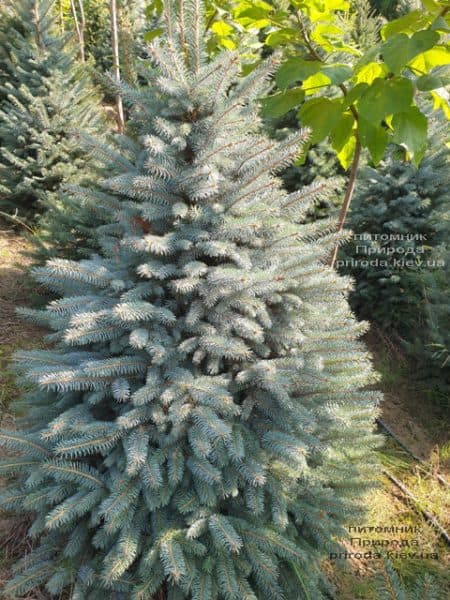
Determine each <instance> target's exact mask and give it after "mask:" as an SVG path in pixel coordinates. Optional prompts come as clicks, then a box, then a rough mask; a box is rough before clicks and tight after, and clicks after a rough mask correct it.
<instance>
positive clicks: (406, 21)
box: [381, 10, 430, 40]
mask: <svg viewBox="0 0 450 600" xmlns="http://www.w3.org/2000/svg"><path fill="white" fill-rule="evenodd" d="M429 23H430V17H429V16H428V15H426V14H424V13H423V12H422V11H421V10H413V11H411V12H409V13H408V14H407V15H404V16H403V17H400V18H399V19H394V20H393V21H391V22H390V23H387V25H385V26H384V27H383V28H382V29H381V37H382V38H383V40H387V39H388V38H390V37H392V36H393V35H395V34H397V33H409V34H411V33H414V32H416V31H419V30H421V29H425V28H426V27H427V26H428V25H429Z"/></svg>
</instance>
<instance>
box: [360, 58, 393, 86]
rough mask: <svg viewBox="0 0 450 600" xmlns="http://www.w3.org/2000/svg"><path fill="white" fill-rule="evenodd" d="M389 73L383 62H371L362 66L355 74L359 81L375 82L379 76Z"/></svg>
mask: <svg viewBox="0 0 450 600" xmlns="http://www.w3.org/2000/svg"><path fill="white" fill-rule="evenodd" d="M387 74H388V69H387V67H386V65H384V64H383V63H377V62H370V63H368V64H367V65H364V66H363V67H361V68H360V69H359V70H358V72H357V73H356V76H355V81H356V82H357V83H368V84H370V83H373V82H374V81H375V79H377V78H383V77H384V76H385V75H387Z"/></svg>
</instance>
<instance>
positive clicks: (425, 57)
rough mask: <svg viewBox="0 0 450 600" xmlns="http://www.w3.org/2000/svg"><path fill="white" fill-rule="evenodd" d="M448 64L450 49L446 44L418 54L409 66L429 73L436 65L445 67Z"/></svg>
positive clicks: (449, 61)
mask: <svg viewBox="0 0 450 600" xmlns="http://www.w3.org/2000/svg"><path fill="white" fill-rule="evenodd" d="M448 64H450V49H449V48H447V47H446V46H435V47H434V48H431V49H430V50H427V51H426V52H422V53H421V54H419V55H418V56H416V57H415V58H414V59H413V60H412V61H411V62H410V63H409V66H410V67H413V68H414V69H417V70H418V71H419V72H420V73H428V71H431V70H432V69H434V67H443V66H444V65H448Z"/></svg>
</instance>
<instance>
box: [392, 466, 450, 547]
mask: <svg viewBox="0 0 450 600" xmlns="http://www.w3.org/2000/svg"><path fill="white" fill-rule="evenodd" d="M383 473H384V474H385V475H386V477H388V478H389V479H390V481H392V483H393V484H394V485H395V486H397V487H398V488H399V490H401V491H402V492H403V494H404V495H405V496H406V497H407V498H409V499H410V500H411V501H412V502H413V503H414V506H415V507H416V508H417V510H419V511H420V512H421V513H422V515H423V516H424V518H425V520H426V521H427V522H428V523H430V525H432V526H433V527H434V528H435V529H437V531H438V532H439V535H440V536H441V538H442V539H443V540H444V541H445V543H446V544H447V546H450V535H449V534H448V533H447V531H446V530H445V529H444V527H443V526H442V525H441V524H440V523H439V521H438V520H437V519H436V517H435V516H434V515H432V514H431V513H430V512H429V511H428V510H426V509H424V508H422V507H421V506H420V503H419V501H418V500H417V498H416V497H415V496H414V494H413V493H412V492H411V490H409V489H408V488H407V487H406V485H405V484H403V483H402V482H401V481H399V480H398V479H397V478H396V477H394V476H393V475H392V474H391V473H389V471H386V470H383Z"/></svg>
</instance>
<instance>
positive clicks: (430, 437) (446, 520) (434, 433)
mask: <svg viewBox="0 0 450 600" xmlns="http://www.w3.org/2000/svg"><path fill="white" fill-rule="evenodd" d="M366 342H367V343H368V346H369V348H370V350H371V351H372V354H373V356H374V363H375V368H376V370H377V371H379V372H380V374H381V376H382V379H381V382H380V384H379V385H378V386H377V387H378V389H381V390H382V391H383V392H384V396H385V401H384V404H383V406H382V415H381V418H382V419H383V421H384V422H385V423H386V424H387V425H389V427H390V428H391V429H392V430H393V431H394V433H395V434H396V435H397V436H398V437H399V438H400V439H401V440H402V441H403V442H404V443H405V444H406V446H407V447H409V448H410V449H411V450H412V451H413V452H414V453H415V454H416V455H418V456H420V457H422V458H423V460H424V464H423V465H419V464H418V463H417V462H416V461H415V460H414V459H412V458H411V456H410V455H409V454H407V453H406V452H405V451H404V450H402V449H401V448H399V446H398V445H397V444H396V443H395V442H394V441H393V440H392V439H391V438H386V442H385V444H384V447H383V448H382V449H381V450H380V452H379V457H380V462H381V464H382V465H383V466H384V467H385V468H386V469H387V470H388V471H389V472H391V473H392V474H394V475H395V476H396V477H397V478H398V479H400V480H401V481H402V482H403V483H404V484H406V486H407V487H408V488H409V489H410V490H411V491H412V492H413V493H414V495H415V497H416V498H417V500H418V504H419V507H420V508H422V509H426V510H428V511H429V512H431V513H432V514H434V515H435V516H436V517H437V519H438V520H439V521H440V523H441V524H442V525H443V526H444V527H446V528H447V530H449V529H450V497H449V494H448V488H445V487H444V486H443V485H442V484H440V483H439V482H438V481H437V480H436V479H435V478H434V477H433V473H435V472H439V473H441V474H443V475H444V476H445V477H446V478H447V479H449V469H448V467H449V463H450V444H449V443H448V431H446V425H445V421H443V420H442V418H440V416H439V413H438V411H436V408H435V406H434V405H433V403H432V402H431V401H430V400H427V399H426V398H424V397H422V396H421V395H420V393H419V392H418V391H417V390H416V389H414V387H413V383H411V377H410V376H409V365H408V362H407V359H406V358H405V356H404V355H403V353H402V352H401V351H400V350H399V349H398V348H396V347H395V345H394V344H392V342H391V341H390V340H389V339H388V338H386V336H385V335H382V334H380V332H377V331H372V332H371V333H370V334H369V335H368V336H367V338H366ZM365 504H366V506H367V508H368V513H367V516H366V518H365V519H364V522H361V523H351V525H356V526H358V525H359V526H375V527H377V526H380V527H383V528H384V527H388V528H389V527H392V526H394V527H401V526H405V527H415V528H418V531H417V532H416V533H407V534H399V533H390V532H388V533H386V532H383V533H376V532H370V533H361V534H358V533H354V534H352V535H353V536H354V537H355V538H357V537H360V538H365V539H370V540H373V541H374V542H376V541H381V540H388V541H389V544H390V546H389V550H391V551H392V550H393V551H395V550H396V549H395V547H393V543H394V540H396V539H403V540H407V541H409V542H411V540H412V539H414V540H417V546H416V545H415V544H414V546H410V547H409V548H408V547H404V548H399V549H398V551H399V552H405V551H406V552H414V551H415V552H417V554H418V555H420V554H421V553H423V555H424V556H425V555H432V554H437V555H438V556H439V559H438V560H436V559H434V558H421V557H418V558H411V557H408V558H402V557H398V558H396V557H391V558H392V563H393V566H394V568H395V569H396V570H397V572H398V574H399V575H400V577H401V578H402V579H403V580H404V581H405V582H406V583H408V582H409V583H410V582H412V581H414V580H415V579H416V578H417V577H420V576H423V575H425V574H431V575H432V576H434V577H435V578H436V580H437V581H438V582H439V584H440V586H441V589H442V590H445V591H444V592H443V593H444V594H445V593H448V597H450V583H449V581H448V575H447V573H448V567H449V565H450V555H449V549H448V546H446V545H445V542H444V541H443V540H442V538H441V537H440V535H439V533H438V532H437V531H436V530H435V529H433V527H432V526H430V524H429V523H427V522H426V520H425V518H424V517H423V516H422V515H421V514H420V511H419V510H418V507H417V506H414V505H413V504H411V503H410V502H408V501H406V502H405V499H404V497H403V495H402V494H401V493H400V491H399V490H398V488H396V486H394V484H393V483H392V482H391V481H389V480H388V479H387V478H386V477H385V476H384V475H383V474H382V472H381V469H380V476H379V487H378V488H377V489H375V490H373V491H372V492H371V493H370V494H368V495H367V498H366V502H365ZM376 547H377V546H374V548H376ZM378 547H380V546H378ZM374 548H372V550H373V549H374ZM361 550H362V548H361V547H358V544H357V543H356V544H355V545H354V546H353V547H351V546H350V545H348V551H349V552H361ZM363 551H364V550H363ZM327 570H328V571H329V574H330V577H331V579H332V581H333V582H334V584H335V585H336V587H337V594H336V599H337V600H378V598H379V594H378V592H377V589H376V586H375V585H374V574H375V573H377V572H378V573H379V572H381V571H382V570H383V563H382V562H380V561H379V560H374V559H370V560H352V559H350V560H347V561H345V562H341V563H339V564H338V563H333V564H328V565H327Z"/></svg>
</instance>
